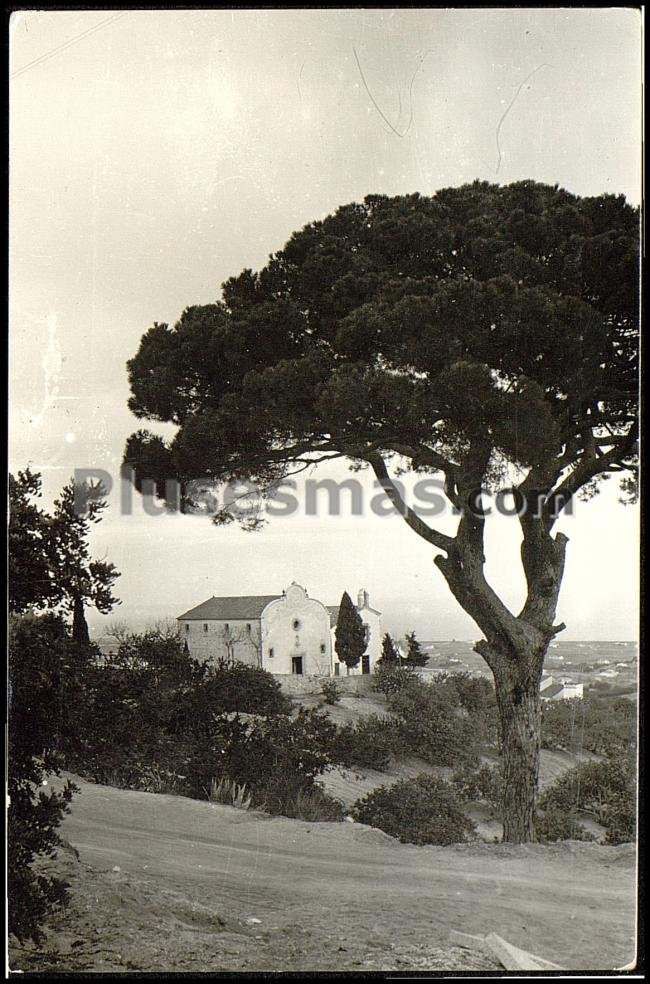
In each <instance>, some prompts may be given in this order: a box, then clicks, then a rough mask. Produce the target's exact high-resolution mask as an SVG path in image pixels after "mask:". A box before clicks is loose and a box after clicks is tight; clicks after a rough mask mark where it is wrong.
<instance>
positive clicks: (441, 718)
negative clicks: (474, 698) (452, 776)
mask: <svg viewBox="0 0 650 984" xmlns="http://www.w3.org/2000/svg"><path fill="white" fill-rule="evenodd" d="M388 706H389V708H390V710H391V711H392V712H393V713H394V714H395V715H396V716H397V717H398V718H399V728H400V734H401V737H402V740H403V742H404V744H405V746H406V747H408V748H409V749H410V750H411V751H412V752H413V753H414V754H415V755H418V756H420V758H423V759H424V760H425V762H428V763H429V764H431V765H440V766H449V767H453V766H456V765H458V764H459V763H461V762H466V763H469V764H472V765H478V761H479V755H480V751H481V733H480V729H479V727H478V726H477V722H476V719H475V718H473V717H470V716H469V715H468V714H467V712H466V711H465V710H464V709H463V708H462V706H461V702H460V698H459V696H458V691H457V690H456V688H455V687H454V685H453V683H452V682H451V681H450V680H449V679H447V678H443V679H441V680H433V681H432V682H431V683H424V682H423V681H422V680H420V679H419V677H417V676H413V675H412V676H410V677H409V679H408V680H407V681H406V682H404V681H402V682H401V683H400V688H399V690H397V691H396V692H394V693H393V694H391V695H390V696H389V697H388Z"/></svg>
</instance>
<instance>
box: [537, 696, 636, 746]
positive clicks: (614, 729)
mask: <svg viewBox="0 0 650 984" xmlns="http://www.w3.org/2000/svg"><path fill="white" fill-rule="evenodd" d="M636 727H637V725H636V707H635V705H634V703H633V702H632V701H629V700H626V699H625V698H624V697H611V696H598V695H593V696H592V695H590V696H589V697H585V698H584V699H583V700H558V701H550V702H548V701H544V702H543V703H542V748H559V749H562V750H564V751H570V752H575V751H579V750H583V749H584V750H585V751H588V752H593V753H594V754H595V755H607V756H609V757H620V756H623V755H632V756H633V755H634V752H635V750H636Z"/></svg>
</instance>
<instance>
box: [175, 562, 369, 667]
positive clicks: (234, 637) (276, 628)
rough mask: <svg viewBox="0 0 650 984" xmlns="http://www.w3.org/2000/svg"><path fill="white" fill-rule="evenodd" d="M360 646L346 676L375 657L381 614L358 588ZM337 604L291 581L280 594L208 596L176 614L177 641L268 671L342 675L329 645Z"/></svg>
mask: <svg viewBox="0 0 650 984" xmlns="http://www.w3.org/2000/svg"><path fill="white" fill-rule="evenodd" d="M356 608H357V611H358V612H359V615H360V616H361V620H362V621H363V623H364V625H365V626H366V650H365V653H364V655H363V656H362V658H361V662H360V663H359V665H358V666H356V667H354V668H353V669H351V670H350V671H349V673H350V675H352V674H354V675H358V674H362V673H372V672H373V670H374V667H375V664H376V663H377V661H378V660H379V659H380V658H381V612H378V611H377V610H376V609H374V608H371V607H370V602H369V599H368V592H367V591H365V590H361V591H359V594H358V598H357V605H356ZM338 612H339V606H338V605H324V604H323V603H322V602H320V601H317V600H316V599H315V598H310V597H309V595H308V594H307V592H306V590H305V589H304V588H303V587H301V585H300V584H296V583H295V581H294V582H293V583H292V584H290V585H289V587H288V588H287V589H286V590H285V591H283V592H282V594H281V595H243V596H235V597H220V598H218V597H214V596H213V597H212V598H208V600H207V601H204V602H203V603H202V604H200V605H197V606H196V608H191V609H190V610H189V611H188V612H185V613H184V614H183V615H179V616H178V620H177V621H178V627H179V633H180V636H181V639H183V640H185V643H186V645H187V649H188V652H189V653H190V654H191V655H192V656H193V657H194V658H195V659H208V660H210V661H214V662H216V661H217V660H220V659H226V660H237V661H239V662H241V663H247V664H249V665H250V666H261V667H262V668H263V669H265V670H268V671H269V672H270V673H277V674H291V673H293V674H304V675H306V676H323V677H328V676H347V675H348V668H347V667H346V665H345V664H344V663H340V662H339V660H338V657H337V655H336V650H335V648H334V640H335V635H334V633H335V629H336V622H337V619H338Z"/></svg>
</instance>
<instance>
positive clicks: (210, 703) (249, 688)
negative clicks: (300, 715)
mask: <svg viewBox="0 0 650 984" xmlns="http://www.w3.org/2000/svg"><path fill="white" fill-rule="evenodd" d="M205 674H206V675H205V681H204V683H203V685H202V688H201V695H200V696H201V699H202V700H203V701H204V702H205V707H206V708H208V707H210V708H211V710H212V711H213V712H216V713H218V712H220V711H239V712H240V713H245V714H265V715H274V714H288V713H289V712H290V711H291V706H292V705H291V699H290V698H289V697H288V696H287V695H286V694H284V693H283V692H282V687H281V686H280V684H279V683H278V681H277V680H276V679H275V677H274V676H273V674H271V673H268V672H267V671H266V670H263V669H261V667H258V666H248V665H246V664H245V663H237V662H235V663H232V662H231V663H224V662H220V663H218V664H217V665H216V666H214V667H208V668H206V670H205Z"/></svg>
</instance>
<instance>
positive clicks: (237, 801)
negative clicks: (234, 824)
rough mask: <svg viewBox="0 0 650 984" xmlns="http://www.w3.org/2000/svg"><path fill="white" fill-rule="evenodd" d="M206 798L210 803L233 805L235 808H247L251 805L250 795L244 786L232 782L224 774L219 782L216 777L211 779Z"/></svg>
mask: <svg viewBox="0 0 650 984" xmlns="http://www.w3.org/2000/svg"><path fill="white" fill-rule="evenodd" d="M208 799H209V800H210V802H211V803H222V804H223V805H224V806H234V807H235V809H237V810H248V808H249V807H250V805H251V797H250V796H248V795H247V793H246V786H245V785H240V784H239V783H237V782H233V781H232V779H227V778H226V777H225V776H224V778H223V779H220V780H219V782H217V780H216V779H213V780H212V783H211V785H210V795H209V796H208Z"/></svg>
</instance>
